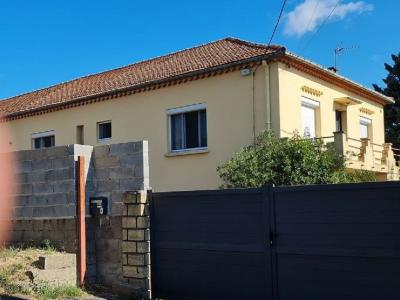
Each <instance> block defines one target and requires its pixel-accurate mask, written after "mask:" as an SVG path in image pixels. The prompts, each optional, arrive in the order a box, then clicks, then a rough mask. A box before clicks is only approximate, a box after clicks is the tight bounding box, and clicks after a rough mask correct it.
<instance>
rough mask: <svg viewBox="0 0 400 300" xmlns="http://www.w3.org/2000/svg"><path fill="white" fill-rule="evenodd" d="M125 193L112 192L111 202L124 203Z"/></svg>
mask: <svg viewBox="0 0 400 300" xmlns="http://www.w3.org/2000/svg"><path fill="white" fill-rule="evenodd" d="M124 193H125V191H111V196H110V200H111V202H112V203H122V202H123V197H124Z"/></svg>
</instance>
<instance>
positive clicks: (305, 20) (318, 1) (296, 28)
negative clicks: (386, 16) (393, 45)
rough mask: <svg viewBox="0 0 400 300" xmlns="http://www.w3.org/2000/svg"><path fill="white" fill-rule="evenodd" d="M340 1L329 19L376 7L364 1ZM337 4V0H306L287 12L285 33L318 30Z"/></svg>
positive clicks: (298, 34) (299, 33) (295, 33)
mask: <svg viewBox="0 0 400 300" xmlns="http://www.w3.org/2000/svg"><path fill="white" fill-rule="evenodd" d="M340 2H341V1H340ZM340 2H339V4H338V5H337V7H336V9H335V11H334V12H333V13H332V15H331V17H330V18H329V20H328V21H333V20H343V19H344V18H346V17H347V16H348V15H349V14H351V13H358V14H361V13H364V12H368V11H372V10H373V9H374V7H373V5H371V4H367V3H365V2H364V1H357V2H348V3H340ZM336 4H337V0H304V2H302V3H300V4H299V5H297V6H296V7H295V8H294V9H293V10H292V11H291V12H289V13H287V14H286V16H285V26H284V33H285V34H286V35H289V36H297V37H301V36H303V35H304V34H306V33H307V32H312V31H314V30H316V28H317V27H318V26H319V25H321V24H322V23H323V22H324V20H325V19H326V18H328V17H329V14H330V13H331V12H332V10H333V8H334V7H335V5H336Z"/></svg>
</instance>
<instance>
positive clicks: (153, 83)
mask: <svg viewBox="0 0 400 300" xmlns="http://www.w3.org/2000/svg"><path fill="white" fill-rule="evenodd" d="M285 51H286V49H285V48H283V47H282V48H281V49H279V50H277V51H275V52H272V53H268V54H263V55H259V56H253V57H251V58H247V59H243V60H238V61H235V62H231V63H228V64H223V65H219V66H215V67H211V68H207V69H201V70H196V71H192V72H188V73H184V74H179V75H176V76H171V77H167V78H163V79H159V80H154V81H149V82H145V83H142V84H137V85H133V86H128V87H124V88H120V89H114V90H110V91H107V92H102V93H98V94H92V95H88V96H83V97H78V98H75V99H72V100H70V101H66V102H59V103H53V104H50V105H46V106H42V107H39V108H36V109H28V110H24V111H19V112H16V113H11V114H3V116H2V119H3V120H5V121H8V120H13V119H17V118H23V117H24V116H32V115H38V114H42V113H46V112H47V111H52V110H57V109H58V108H59V109H63V107H65V108H69V107H72V106H76V105H79V103H85V102H90V101H91V100H94V99H97V98H105V99H109V98H114V97H121V96H124V94H125V93H128V92H131V91H135V90H142V89H147V88H150V87H152V86H158V85H163V84H167V83H169V82H174V81H179V80H184V79H186V78H190V77H198V76H202V75H205V74H208V73H215V72H220V71H223V70H226V69H230V68H235V67H239V66H245V65H246V64H252V63H257V62H261V61H263V60H267V61H270V60H273V59H276V58H279V57H282V56H283V55H284V53H285Z"/></svg>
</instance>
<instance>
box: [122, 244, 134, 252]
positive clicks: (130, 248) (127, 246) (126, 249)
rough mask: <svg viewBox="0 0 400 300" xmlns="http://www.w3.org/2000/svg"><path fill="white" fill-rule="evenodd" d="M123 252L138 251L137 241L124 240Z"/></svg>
mask: <svg viewBox="0 0 400 300" xmlns="http://www.w3.org/2000/svg"><path fill="white" fill-rule="evenodd" d="M121 250H122V253H135V252H136V242H126V241H124V242H122V249H121Z"/></svg>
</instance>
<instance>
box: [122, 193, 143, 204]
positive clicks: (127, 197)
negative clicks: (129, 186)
mask: <svg viewBox="0 0 400 300" xmlns="http://www.w3.org/2000/svg"><path fill="white" fill-rule="evenodd" d="M123 202H124V203H126V204H130V203H147V192H146V191H143V190H138V191H127V192H125V193H124V195H123Z"/></svg>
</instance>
